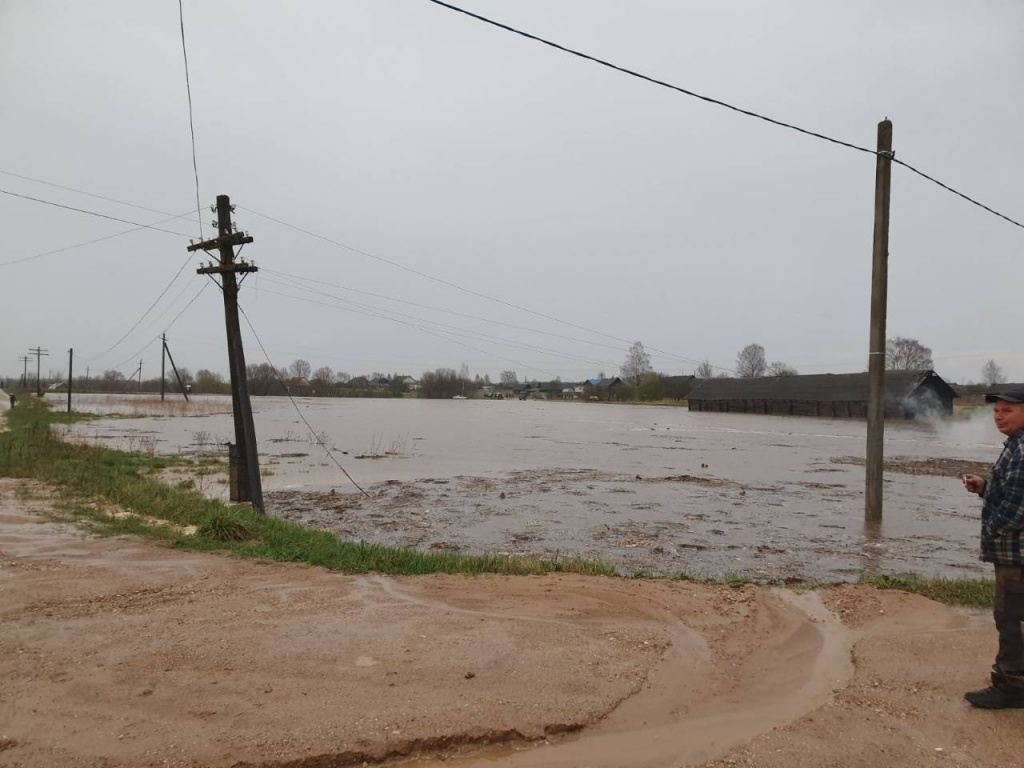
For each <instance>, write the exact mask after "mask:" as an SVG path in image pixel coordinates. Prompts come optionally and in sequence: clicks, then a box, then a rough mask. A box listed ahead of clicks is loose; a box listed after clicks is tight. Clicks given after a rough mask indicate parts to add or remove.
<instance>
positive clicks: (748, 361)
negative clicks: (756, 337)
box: [736, 344, 768, 379]
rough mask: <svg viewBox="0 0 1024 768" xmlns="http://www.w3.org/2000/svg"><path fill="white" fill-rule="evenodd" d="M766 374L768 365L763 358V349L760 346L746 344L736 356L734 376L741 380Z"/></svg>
mask: <svg viewBox="0 0 1024 768" xmlns="http://www.w3.org/2000/svg"><path fill="white" fill-rule="evenodd" d="M767 372H768V363H767V362H765V358H764V347H762V346H761V345H760V344H747V346H745V347H744V348H743V349H741V350H740V353H739V354H738V355H736V375H737V376H739V377H740V378H741V379H755V378H757V377H758V376H764V375H765V373H767Z"/></svg>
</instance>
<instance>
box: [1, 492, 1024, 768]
mask: <svg viewBox="0 0 1024 768" xmlns="http://www.w3.org/2000/svg"><path fill="white" fill-rule="evenodd" d="M48 495H49V491H48V489H46V488H45V487H43V486H39V485H36V484H32V483H27V482H23V481H11V480H3V481H0V679H2V680H3V686H0V765H4V766H19V767H21V768H44V767H45V768H50V766H55V765H60V766H66V767H68V768H78V767H82V768H84V767H86V766H89V767H90V768H93V767H95V768H101V767H102V768H122V767H125V768H127V767H128V766H133V767H136V766H141V767H148V766H190V767H193V768H194V767H195V766H237V767H240V766H267V767H269V766H278V767H279V768H280V767H284V766H289V767H291V768H300V767H301V768H319V767H321V766H323V767H327V766H347V765H363V764H376V763H378V762H380V761H382V760H391V761H392V763H393V764H401V765H421V766H422V765H432V764H437V765H441V764H444V765H459V766H484V765H486V766H508V767H511V766H565V767H568V766H583V765H587V766H592V768H602V767H605V768H612V767H614V768H629V767H631V766H637V767H639V766H646V767H648V768H655V767H659V766H664V767H665V768H668V767H669V766H684V765H708V766H732V765H756V766H779V767H780V768H781V767H782V766H838V765H842V766H889V765H900V766H933V765H938V764H946V765H952V766H999V768H1003V767H1004V766H1008V765H1013V764H1015V762H1016V761H1017V760H1018V759H1019V756H1020V754H1022V752H1024V728H1021V723H1022V722H1024V721H1022V718H1024V713H1020V712H982V711H976V710H972V709H970V708H969V707H968V706H967V705H966V704H964V703H963V701H962V699H961V694H962V692H963V691H964V690H966V689H968V688H970V687H973V686H977V685H980V684H982V683H984V679H985V673H986V669H987V667H988V665H989V663H990V660H991V657H992V654H993V653H994V649H995V633H994V631H993V629H992V627H991V620H990V618H988V617H987V616H985V615H983V614H980V613H977V612H970V611H961V610H954V609H950V608H946V607H943V606H940V605H938V604H935V603H932V602H930V601H928V600H925V599H923V598H919V597H916V596H911V595H905V594H900V593H894V592H879V591H875V590H873V589H870V588H864V587H844V588H836V589H832V590H826V591H822V592H802V593H799V592H789V591H776V590H771V589H768V588H764V587H754V586H746V587H743V588H735V589H734V588H727V587H707V586H699V585H694V584H688V583H679V582H652V581H629V580H624V579H609V578H600V577H591V578H587V577H578V576H564V575H554V576H547V577H520V578H511V577H447V576H445V577H416V578H385V577H380V576H373V575H368V576H342V575H338V574H334V573H330V572H327V571H323V570H320V569H315V568H310V567H304V566H296V565H282V564H271V563H261V562H253V561H243V560H238V559H235V558H231V557H227V556H218V555H206V554H197V553H182V552H178V551H174V550H170V549H166V548H163V547H160V546H158V545H156V544H153V543H149V542H144V541H139V540H135V539H128V538H123V539H111V538H94V537H91V536H90V535H88V534H87V533H86V532H84V531H83V530H82V529H81V528H78V527H75V526H73V525H71V524H69V523H67V522H62V521H60V520H59V519H55V518H54V509H53V507H52V505H51V503H50V502H49V501H48V498H47V497H48Z"/></svg>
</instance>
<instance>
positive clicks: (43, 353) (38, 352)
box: [29, 347, 50, 397]
mask: <svg viewBox="0 0 1024 768" xmlns="http://www.w3.org/2000/svg"><path fill="white" fill-rule="evenodd" d="M29 352H31V353H32V354H33V355H35V356H36V397H42V396H43V382H42V379H40V378H39V375H40V373H41V370H40V363H41V361H42V359H43V358H44V357H49V356H50V352H49V350H46V349H41V348H40V347H36V348H35V349H30V350H29Z"/></svg>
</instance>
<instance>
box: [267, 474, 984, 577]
mask: <svg viewBox="0 0 1024 768" xmlns="http://www.w3.org/2000/svg"><path fill="white" fill-rule="evenodd" d="M858 461H859V462H860V463H861V464H863V461H862V460H860V459H857V458H856V457H837V458H835V459H833V460H832V463H833V464H835V465H836V468H832V467H830V466H819V467H815V468H812V469H810V470H808V471H807V472H806V475H807V477H808V479H799V480H796V481H790V480H786V481H783V482H775V483H767V484H764V483H762V484H752V483H742V482H737V481H735V480H729V479H724V478H721V477H715V476H711V475H709V474H708V473H707V472H705V473H702V474H699V475H691V474H665V475H656V476H653V477H646V476H643V475H639V474H636V475H632V476H628V475H615V474H612V473H609V472H601V471H597V470H582V469H535V470H520V471H516V472H510V473H507V474H505V475H499V476H492V477H472V476H455V477H453V478H450V479H449V478H423V479H418V480H413V481H400V480H390V481H386V482H384V483H380V484H377V485H375V486H373V487H371V488H370V496H369V498H367V497H364V496H362V495H361V494H353V493H339V492H338V491H336V490H331V491H316V490H284V491H272V492H269V493H267V495H266V499H267V504H268V509H269V510H270V512H271V514H274V515H277V516H279V517H282V518H285V519H288V520H293V521H296V522H300V523H302V524H304V525H309V526H312V527H316V528H323V529H326V530H330V531H333V532H334V533H336V534H337V535H338V536H340V537H341V538H345V539H362V540H367V541H374V542H382V543H387V544H393V545H399V546H407V547H416V548H420V549H429V550H455V551H464V552H470V553H472V552H481V551H483V552H500V553H511V554H515V555H522V556H528V557H544V558H558V557H559V556H582V557H588V558H594V559H599V560H602V561H604V562H609V563H612V564H614V565H615V566H616V567H617V568H619V570H620V571H621V572H623V573H625V574H637V573H653V574H673V573H679V572H687V573H690V574H698V575H717V576H722V575H732V574H739V575H747V576H753V577H756V578H761V579H769V580H787V579H804V580H806V579H821V580H828V581H843V580H856V579H857V578H859V577H861V576H874V575H878V574H881V573H898V572H912V573H918V574H925V575H945V576H965V575H971V574H976V573H979V572H983V571H982V569H981V566H980V565H979V563H978V561H977V555H976V545H975V544H974V542H973V541H972V538H973V536H975V535H976V528H977V521H976V518H975V516H974V515H972V514H971V513H969V512H968V513H962V512H959V511H958V510H956V509H951V508H948V507H946V506H945V505H944V500H943V499H941V497H940V496H939V495H938V493H937V492H933V493H929V494H927V495H926V496H923V497H922V498H921V499H920V502H921V504H920V507H919V509H918V511H917V513H916V514H915V515H914V517H913V518H911V519H909V520H907V519H904V520H901V521H900V522H899V524H895V523H891V524H890V525H889V526H888V527H887V528H885V527H879V528H865V526H864V525H863V523H861V522H860V521H859V520H856V519H855V520H851V519H850V515H849V507H850V505H851V503H859V502H860V499H861V498H862V494H861V492H860V490H859V489H853V488H851V487H849V485H848V482H847V481H846V478H843V481H837V480H836V479H834V478H835V476H836V475H842V474H843V473H844V469H842V467H844V466H846V465H853V466H856V465H857V463H858ZM886 471H887V472H888V473H902V474H908V475H922V476H931V477H935V478H942V479H943V480H944V481H945V482H946V484H948V485H949V486H950V492H951V493H952V492H954V491H955V492H957V493H960V492H961V491H960V488H959V477H960V475H962V474H964V473H966V472H972V473H973V472H977V473H980V474H984V473H987V472H988V471H989V467H988V465H986V464H984V463H981V462H970V461H965V460H959V459H957V460H948V459H919V460H918V459H909V458H904V459H896V460H891V461H889V462H888V463H887V467H886ZM811 478H813V479H811ZM940 482H941V481H940ZM936 521H938V523H939V525H938V526H936V525H935V523H936ZM965 537H966V538H967V540H968V542H969V543H967V542H965V541H964V539H965Z"/></svg>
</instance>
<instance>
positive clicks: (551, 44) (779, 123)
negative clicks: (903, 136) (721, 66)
mask: <svg viewBox="0 0 1024 768" xmlns="http://www.w3.org/2000/svg"><path fill="white" fill-rule="evenodd" d="M427 2H430V3H433V4H434V5H438V6H441V7H442V8H447V9H448V10H450V11H454V12H456V13H461V14H462V15H463V16H468V17H469V18H471V19H475V20H477V21H481V22H483V23H484V24H489V25H491V26H492V27H497V28H498V29H502V30H505V31H506V32H511V33H512V34H515V35H519V36H520V37H525V38H526V39H527V40H533V41H534V42H537V43H540V44H541V45H546V46H548V47H549V48H554V49H555V50H558V51H561V52H562V53H567V54H569V55H570V56H576V57H577V58H580V59H584V60H586V61H590V62H593V63H594V64H600V65H601V66H602V67H607V68H608V69H613V70H615V71H616V72H621V73H622V74H625V75H629V76H630V77H635V78H638V79H640V80H644V81H646V82H648V83H652V84H653V85H657V86H660V87H662V88H668V89H669V90H672V91H676V92H677V93H682V94H684V95H686V96H691V97H693V98H695V99H700V100H701V101H705V102H707V103H709V104H714V105H716V106H719V107H724V108H725V109H729V110H732V111H733V112H738V113H739V114H741V115H746V116H747V117H752V118H754V119H756V120H762V121H764V122H766V123H771V124H772V125H777V126H779V127H780V128H788V129H790V130H792V131H796V132H798V133H802V134H804V135H805V136H811V137H813V138H816V139H821V140H822V141H827V142H830V143H832V144H837V145H839V146H841V147H846V148H848V149H854V150H857V151H858V152H865V153H867V154H869V155H877V154H878V153H877V151H876V150H873V149H870V148H868V147H862V146H859V145H857V144H852V143H850V142H848V141H843V140H841V139H837V138H834V137H832V136H826V135H825V134H823V133H818V132H817V131H811V130H808V129H807V128H801V127H800V126H798V125H793V124H792V123H786V122H783V121H782V120H776V119H775V118H773V117H768V116H767V115H762V114H760V113H759V112H754V111H752V110H749V109H743V108H742V107H737V106H736V105H734V104H729V103H728V102H725V101H722V100H721V99H716V98H713V97H711V96H705V95H704V94H701V93H697V92H696V91H692V90H690V89H689V88H683V87H682V86H679V85H673V84H672V83H669V82H666V81H664V80H659V79H658V78H656V77H651V76H650V75H645V74H643V73H642V72H637V71H636V70H633V69H629V68H628V67H623V66H620V65H618V64H613V63H612V62H610V61H606V60H605V59H600V58H598V57H597V56H591V55H590V54H589V53H584V52H583V51H578V50H576V49H574V48H569V47H568V46H565V45H561V44H560V43H556V42H554V41H552V40H548V39H546V38H543V37H539V36H538V35H534V34H531V33H529V32H524V31H523V30H521V29H517V28H515V27H512V26H509V25H508V24H503V23H501V22H500V21H495V20H494V19H490V18H488V17H486V16H482V15H480V14H479V13H473V12H472V11H467V10H466V9H465V8H459V7H458V6H456V5H452V4H451V3H446V2H443V0H427ZM891 159H892V161H893V162H894V163H896V164H898V165H902V166H903V167H904V168H906V169H907V170H910V171H913V172H914V173H916V174H917V175H918V176H920V177H921V178H923V179H927V180H928V181H930V182H932V183H933V184H937V185H938V186H940V187H942V188H943V189H945V190H946V191H947V192H952V193H953V194H954V195H956V196H957V197H960V198H963V199H964V200H966V201H967V202H969V203H971V204H972V205H976V206H978V207H979V208H981V209H983V210H985V211H988V212H989V213H991V214H992V215H994V216H998V217H999V218H1001V219H1003V220H1005V221H1008V222H1009V223H1010V224H1013V225H1015V226H1018V227H1021V228H1022V229H1024V224H1022V223H1021V222H1019V221H1017V220H1016V219H1013V218H1010V217H1009V216H1007V215H1006V214H1003V213H1000V212H999V211H996V210H995V209H993V208H990V207H989V206H987V205H984V204H983V203H980V202H978V201H977V200H975V199H974V198H972V197H970V196H968V195H966V194H964V193H963V192H960V191H959V190H957V189H954V188H953V187H951V186H949V185H948V184H945V183H943V182H941V181H939V180H938V179H936V178H934V177H932V176H929V175H928V174H926V173H924V172H923V171H920V170H918V169H917V168H915V167H914V166H912V165H910V164H909V163H905V162H903V161H902V160H897V159H896V158H895V156H894V155H893V156H892V157H891Z"/></svg>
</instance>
